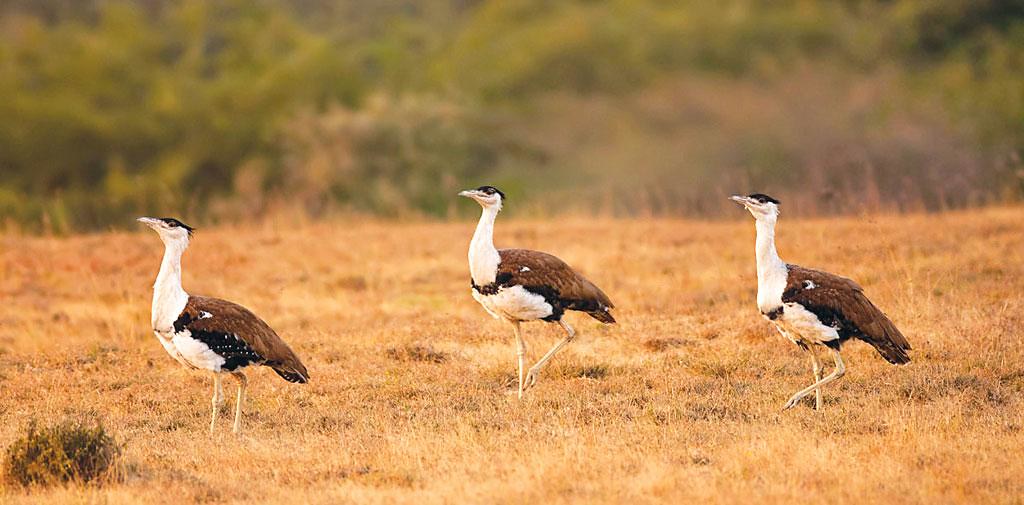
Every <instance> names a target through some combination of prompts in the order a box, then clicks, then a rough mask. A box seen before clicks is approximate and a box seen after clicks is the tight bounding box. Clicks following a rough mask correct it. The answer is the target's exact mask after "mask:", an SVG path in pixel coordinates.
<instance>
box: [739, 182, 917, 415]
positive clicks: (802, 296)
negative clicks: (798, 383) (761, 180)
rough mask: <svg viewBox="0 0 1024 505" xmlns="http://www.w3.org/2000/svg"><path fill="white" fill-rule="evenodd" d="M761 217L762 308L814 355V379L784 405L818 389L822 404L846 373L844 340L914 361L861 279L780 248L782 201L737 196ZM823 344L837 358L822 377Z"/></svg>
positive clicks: (895, 359) (896, 360) (893, 359)
mask: <svg viewBox="0 0 1024 505" xmlns="http://www.w3.org/2000/svg"><path fill="white" fill-rule="evenodd" d="M731 199H732V200H733V201H735V202H737V203H739V204H740V205H742V206H743V207H745V208H746V209H747V210H748V211H749V212H750V213H751V214H752V215H753V216H754V219H755V220H756V229H757V242H756V250H755V252H756V257H757V307H758V309H760V311H761V314H762V315H764V317H765V318H767V319H768V320H769V321H771V322H772V323H774V324H775V327H776V328H778V330H779V332H780V333H782V335H783V336H784V337H786V338H787V339H789V340H791V341H792V342H793V343H794V344H796V345H798V346H799V347H800V348H801V349H803V350H805V351H808V352H809V353H810V355H811V368H812V370H813V371H814V384H811V385H810V386H808V387H806V388H804V389H801V390H800V391H798V392H797V393H796V394H794V395H793V396H792V397H791V398H790V399H789V401H787V402H786V405H785V406H784V407H783V410H785V409H790V408H793V407H794V406H795V405H796V404H797V403H799V402H800V400H801V399H803V398H804V397H805V396H807V395H809V394H811V393H812V392H813V393H814V408H815V409H819V410H820V409H821V388H822V387H823V386H825V385H826V384H828V383H830V382H832V381H834V380H836V379H839V378H840V377H842V376H843V375H844V374H845V373H846V366H845V365H844V364H843V358H842V356H840V354H839V348H840V345H841V344H843V343H844V342H845V341H846V340H848V339H850V338H851V337H853V338H857V339H860V340H863V341H864V342H867V343H868V344H871V346H872V347H874V348H875V350H877V351H878V353H879V354H881V355H882V357H883V358H885V359H886V361H888V362H889V363H892V364H894V365H902V364H905V363H909V362H910V356H908V355H907V351H909V350H910V343H909V342H907V339H906V337H904V336H903V334H902V333H900V330H899V329H897V328H896V325H894V324H893V323H892V321H891V320H889V318H888V317H887V316H886V315H885V314H884V313H882V311H881V310H879V309H878V307H876V306H875V304H873V303H871V300H868V297H867V296H865V295H864V290H863V289H862V288H861V287H860V285H858V284H857V283H856V282H854V281H852V280H850V279H847V278H845V277H840V276H838V275H833V274H830V273H827V272H821V271H818V270H811V269H809V268H803V267H799V266H796V265H788V264H786V263H784V262H783V261H782V260H781V259H780V258H779V254H778V252H776V250H775V223H776V221H777V220H778V217H779V201H778V200H776V199H774V198H772V197H770V196H768V195H763V194H760V193H758V194H753V195H749V196H733V197H732V198H731ZM819 345H820V346H824V347H826V348H828V349H829V351H831V353H832V357H833V358H834V359H835V370H833V372H832V373H831V374H829V375H828V376H827V377H825V378H822V377H821V362H820V361H819V360H818V356H817V354H816V353H815V351H814V349H813V346H819Z"/></svg>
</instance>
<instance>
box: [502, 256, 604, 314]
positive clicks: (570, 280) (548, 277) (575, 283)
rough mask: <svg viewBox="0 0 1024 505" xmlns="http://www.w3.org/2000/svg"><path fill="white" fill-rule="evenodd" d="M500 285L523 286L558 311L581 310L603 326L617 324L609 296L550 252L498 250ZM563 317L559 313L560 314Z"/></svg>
mask: <svg viewBox="0 0 1024 505" xmlns="http://www.w3.org/2000/svg"><path fill="white" fill-rule="evenodd" d="M498 254H499V255H500V256H501V263H500V264H499V265H498V276H497V279H498V280H497V282H498V283H499V284H502V285H506V286H516V285H518V286H523V287H524V288H526V289H527V290H529V291H531V292H534V293H538V294H540V295H543V296H544V298H545V299H547V300H548V302H549V303H552V302H554V303H552V305H553V306H555V305H556V304H557V306H556V311H557V310H578V311H582V312H586V313H587V314H590V315H591V316H592V317H594V318H595V319H597V320H598V321H601V322H603V323H614V322H615V318H613V317H612V315H611V313H610V312H609V309H612V308H614V307H615V305H614V304H613V303H612V301H611V300H610V299H609V298H608V295H606V294H604V291H601V288H598V287H597V286H596V285H594V283H593V282H590V281H589V280H587V279H586V278H585V277H583V276H582V275H580V274H578V273H576V271H575V270H573V269H572V268H571V267H570V266H569V265H567V264H566V263H565V262H564V261H562V260H560V259H558V258H556V257H554V256H552V255H550V254H547V253H542V252H539V251H530V250H526V249H502V250H500V251H498ZM559 315H560V314H559Z"/></svg>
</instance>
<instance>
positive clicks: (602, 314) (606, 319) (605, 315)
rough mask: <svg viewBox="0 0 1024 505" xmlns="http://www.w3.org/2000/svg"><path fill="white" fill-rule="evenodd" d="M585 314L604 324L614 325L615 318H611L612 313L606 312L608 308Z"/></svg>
mask: <svg viewBox="0 0 1024 505" xmlns="http://www.w3.org/2000/svg"><path fill="white" fill-rule="evenodd" d="M587 314H588V315H590V317H592V318H594V319H597V320H598V321H601V322H602V323H604V324H615V318H614V317H612V313H611V311H609V310H608V307H602V308H601V310H595V311H593V312H587Z"/></svg>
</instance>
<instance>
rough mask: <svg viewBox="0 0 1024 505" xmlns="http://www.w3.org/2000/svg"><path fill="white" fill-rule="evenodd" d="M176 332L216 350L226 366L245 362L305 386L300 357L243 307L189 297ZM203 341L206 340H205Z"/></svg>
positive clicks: (305, 378) (212, 299)
mask: <svg viewBox="0 0 1024 505" xmlns="http://www.w3.org/2000/svg"><path fill="white" fill-rule="evenodd" d="M174 326H175V331H181V330H182V329H188V330H189V331H190V332H191V333H192V335H193V338H197V339H200V340H203V341H204V342H206V341H207V340H209V342H206V343H207V345H209V346H211V349H213V346H217V347H218V349H220V350H218V349H214V351H215V352H218V354H221V355H222V356H224V357H225V359H226V360H227V361H228V363H226V365H227V364H230V363H232V360H235V361H234V363H238V362H241V361H244V360H248V361H249V362H253V363H261V364H264V365H267V366H269V367H271V368H273V369H274V371H275V372H277V374H278V375H280V376H281V377H283V378H284V379H285V380H287V381H289V382H299V383H305V382H306V381H308V380H309V372H308V371H306V367H305V366H304V365H303V364H302V362H301V361H300V360H299V357H298V356H296V355H295V353H294V352H293V351H292V350H291V348H290V347H288V344H286V343H285V342H284V340H282V339H281V337H279V336H278V335H277V333H276V332H274V330H273V329H272V328H271V327H270V326H269V325H267V323H265V322H264V321H263V320H262V319H260V318H259V317H256V315H255V314H253V313H252V312H250V311H249V309H246V308H245V307H242V306H241V305H238V304H235V303H231V302H229V301H227V300H221V299H219V298H208V297H205V296H189V299H188V303H187V304H186V305H185V310H184V311H183V312H182V314H181V316H179V318H178V321H175V323H174ZM204 339H205V340H204Z"/></svg>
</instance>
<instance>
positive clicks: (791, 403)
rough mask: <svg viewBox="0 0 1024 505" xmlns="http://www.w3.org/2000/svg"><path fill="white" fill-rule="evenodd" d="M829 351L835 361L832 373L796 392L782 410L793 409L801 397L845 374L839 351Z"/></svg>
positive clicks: (844, 366)
mask: <svg viewBox="0 0 1024 505" xmlns="http://www.w3.org/2000/svg"><path fill="white" fill-rule="evenodd" d="M829 350H830V351H832V357H833V358H834V359H835V360H836V369H835V370H833V371H832V373H830V374H828V377H825V378H824V379H821V380H820V381H817V382H815V383H814V384H811V385H810V386H807V387H806V388H804V389H801V390H800V391H797V393H796V394H795V395H793V397H792V398H790V399H789V401H788V402H786V405H784V406H783V407H782V410H786V409H791V408H793V407H794V406H795V405H796V404H797V403H798V402H799V401H800V400H801V399H803V397H805V396H807V395H808V394H810V393H811V392H812V391H814V390H816V389H818V388H821V387H823V386H825V384H828V383H829V382H832V381H834V380H836V379H838V378H840V377H842V376H843V375H845V374H846V365H844V364H843V357H842V356H840V355H839V351H838V350H837V349H833V348H831V347H829Z"/></svg>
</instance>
